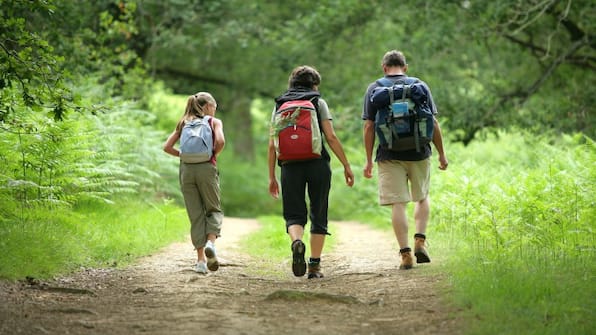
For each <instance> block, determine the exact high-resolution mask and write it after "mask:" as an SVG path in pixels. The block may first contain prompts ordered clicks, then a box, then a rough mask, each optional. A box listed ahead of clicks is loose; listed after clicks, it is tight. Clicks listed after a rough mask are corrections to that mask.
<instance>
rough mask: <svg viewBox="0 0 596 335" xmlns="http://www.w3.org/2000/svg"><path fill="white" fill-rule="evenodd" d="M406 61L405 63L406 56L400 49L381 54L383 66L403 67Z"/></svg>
mask: <svg viewBox="0 0 596 335" xmlns="http://www.w3.org/2000/svg"><path fill="white" fill-rule="evenodd" d="M407 64H408V63H406V56H404V54H403V53H402V52H401V51H397V50H391V51H387V52H386V53H385V55H384V56H383V65H384V66H399V67H404V66H406V65H407Z"/></svg>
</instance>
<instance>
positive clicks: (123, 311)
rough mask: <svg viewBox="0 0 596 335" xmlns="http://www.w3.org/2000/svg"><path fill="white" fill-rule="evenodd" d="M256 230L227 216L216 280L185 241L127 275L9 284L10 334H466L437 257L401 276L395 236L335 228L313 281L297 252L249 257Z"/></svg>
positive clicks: (5, 323)
mask: <svg viewBox="0 0 596 335" xmlns="http://www.w3.org/2000/svg"><path fill="white" fill-rule="evenodd" d="M255 229H258V224H257V222H256V221H255V220H248V219H234V218H226V219H225V221H224V225H223V229H222V238H221V239H219V240H218V241H217V248H218V255H219V258H220V262H221V267H220V269H219V270H218V271H217V272H214V273H210V274H208V275H198V274H196V273H194V272H193V271H192V264H193V261H194V259H193V255H194V251H193V250H192V247H191V244H190V242H183V243H174V244H172V245H170V246H169V247H167V248H165V249H164V250H162V251H161V252H159V253H158V254H156V255H153V256H150V257H146V258H143V259H141V260H139V262H137V263H136V264H135V265H134V266H130V267H128V268H125V269H87V270H84V271H81V272H79V273H76V274H73V275H72V276H69V277H65V278H60V279H57V280H55V281H47V282H37V281H31V282H21V283H16V284H13V283H6V282H4V283H1V284H0V285H1V286H0V288H1V289H2V290H1V292H0V301H1V302H2V306H1V307H0V334H203V333H205V334H207V333H210V334H303V333H305V332H308V333H310V332H312V333H313V334H315V333H318V334H379V335H380V334H447V335H450V334H459V333H460V332H459V329H460V328H459V327H458V325H457V322H456V319H455V318H454V317H453V315H452V314H453V313H452V312H453V310H452V309H450V308H449V307H448V306H445V305H444V304H443V302H442V301H441V300H440V292H441V290H442V289H445V288H446V287H445V284H444V280H442V278H441V275H440V273H439V271H437V269H436V264H437V258H436V257H434V258H433V263H430V264H424V265H422V266H415V268H414V269H412V270H408V271H403V270H399V269H398V265H399V259H398V255H397V251H396V250H397V247H396V243H395V239H394V237H393V235H392V234H390V233H387V232H379V231H376V230H373V229H371V228H369V227H367V226H365V225H362V224H358V223H353V222H331V223H330V230H331V232H332V234H333V235H332V236H331V237H329V238H334V239H336V247H335V249H334V250H333V251H332V252H327V253H324V254H323V257H322V266H323V272H324V274H325V278H323V279H316V280H308V279H306V277H303V278H295V277H294V276H293V275H292V273H291V266H290V260H289V258H290V257H289V246H288V260H286V261H284V262H282V263H281V264H279V263H273V262H270V261H269V260H268V259H267V257H266V250H263V257H261V258H259V259H255V258H251V257H249V256H248V255H247V254H246V253H245V252H244V251H243V250H242V249H241V248H240V247H239V245H238V241H239V240H240V239H241V238H242V237H243V236H244V235H246V234H248V233H249V232H251V231H253V230H255ZM281 233H283V231H282V232H281ZM288 245H289V244H288ZM430 252H431V257H433V255H432V249H430ZM439 262H440V259H439Z"/></svg>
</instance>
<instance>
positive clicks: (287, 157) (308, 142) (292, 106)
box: [271, 98, 323, 161]
mask: <svg viewBox="0 0 596 335" xmlns="http://www.w3.org/2000/svg"><path fill="white" fill-rule="evenodd" d="M315 103H318V100H317V98H313V99H310V100H292V101H286V102H284V103H282V104H281V105H280V106H279V107H278V108H276V109H275V110H274V111H273V115H272V117H271V131H272V134H271V135H272V136H273V142H274V144H275V150H276V152H277V158H278V159H279V160H281V161H292V160H308V159H314V158H319V157H321V152H322V149H323V142H322V141H323V139H322V136H321V129H320V126H319V117H318V114H317V108H316V107H315V105H314V104H315Z"/></svg>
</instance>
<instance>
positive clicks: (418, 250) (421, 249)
mask: <svg viewBox="0 0 596 335" xmlns="http://www.w3.org/2000/svg"><path fill="white" fill-rule="evenodd" d="M425 242H426V236H424V234H416V235H414V256H416V263H430V258H429V257H428V252H426V247H425Z"/></svg>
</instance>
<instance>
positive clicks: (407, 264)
mask: <svg viewBox="0 0 596 335" xmlns="http://www.w3.org/2000/svg"><path fill="white" fill-rule="evenodd" d="M399 254H400V255H401V264H400V265H399V268H400V269H402V270H408V269H411V268H412V266H413V264H414V259H413V258H412V249H410V248H403V249H401V250H400V251H399Z"/></svg>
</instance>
